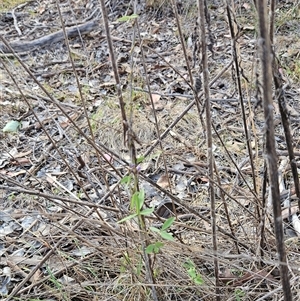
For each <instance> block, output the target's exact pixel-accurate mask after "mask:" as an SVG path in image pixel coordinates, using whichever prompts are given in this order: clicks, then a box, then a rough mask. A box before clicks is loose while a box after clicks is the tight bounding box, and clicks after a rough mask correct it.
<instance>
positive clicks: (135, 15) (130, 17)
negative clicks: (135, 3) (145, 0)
mask: <svg viewBox="0 0 300 301" xmlns="http://www.w3.org/2000/svg"><path fill="white" fill-rule="evenodd" d="M137 17H138V15H137V14H132V15H130V16H123V17H121V18H119V19H117V21H118V22H127V21H129V20H132V19H136V18H137Z"/></svg>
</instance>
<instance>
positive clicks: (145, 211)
mask: <svg viewBox="0 0 300 301" xmlns="http://www.w3.org/2000/svg"><path fill="white" fill-rule="evenodd" d="M153 211H154V207H151V208H147V209H144V210H142V211H141V212H140V214H141V215H150V214H151V213H152V212H153Z"/></svg>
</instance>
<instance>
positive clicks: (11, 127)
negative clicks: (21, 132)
mask: <svg viewBox="0 0 300 301" xmlns="http://www.w3.org/2000/svg"><path fill="white" fill-rule="evenodd" d="M20 126H21V123H20V122H19V121H15V120H11V121H9V122H8V123H7V124H6V126H5V127H4V128H3V130H2V131H3V132H5V133H6V132H10V133H16V132H17V131H18V128H19V127H20Z"/></svg>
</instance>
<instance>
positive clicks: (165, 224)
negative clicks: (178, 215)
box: [161, 217, 175, 230]
mask: <svg viewBox="0 0 300 301" xmlns="http://www.w3.org/2000/svg"><path fill="white" fill-rule="evenodd" d="M174 220H175V217H170V218H168V219H167V220H166V221H165V222H164V224H163V226H162V227H161V230H166V229H168V228H170V226H171V225H172V224H173V222H174Z"/></svg>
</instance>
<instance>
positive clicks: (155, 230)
mask: <svg viewBox="0 0 300 301" xmlns="http://www.w3.org/2000/svg"><path fill="white" fill-rule="evenodd" d="M149 229H150V230H151V231H152V232H156V233H160V230H159V229H157V228H155V227H149Z"/></svg>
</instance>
